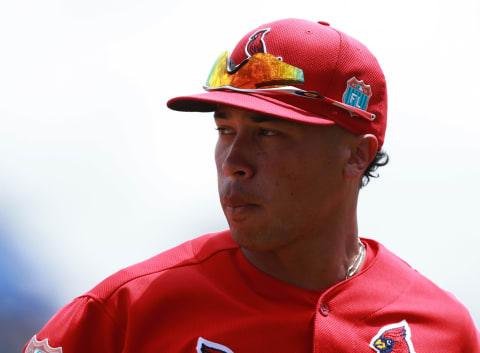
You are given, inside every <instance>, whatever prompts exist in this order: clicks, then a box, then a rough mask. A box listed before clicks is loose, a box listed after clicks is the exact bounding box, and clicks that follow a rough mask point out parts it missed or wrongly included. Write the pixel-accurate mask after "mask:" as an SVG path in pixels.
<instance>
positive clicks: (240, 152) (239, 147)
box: [221, 135, 255, 178]
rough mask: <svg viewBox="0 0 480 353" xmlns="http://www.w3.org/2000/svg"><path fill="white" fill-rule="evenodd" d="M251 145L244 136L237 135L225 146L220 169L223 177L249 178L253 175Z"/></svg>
mask: <svg viewBox="0 0 480 353" xmlns="http://www.w3.org/2000/svg"><path fill="white" fill-rule="evenodd" d="M252 145H253V143H252V142H251V141H249V139H248V138H247V137H246V136H242V135H237V136H235V138H234V139H233V141H232V142H231V143H230V144H229V145H228V146H225V147H226V149H225V151H224V157H223V160H222V162H221V169H222V172H223V173H224V175H225V176H229V177H235V178H250V177H252V176H253V175H254V172H255V167H254V158H253V157H254V154H253V153H254V151H253V146H252Z"/></svg>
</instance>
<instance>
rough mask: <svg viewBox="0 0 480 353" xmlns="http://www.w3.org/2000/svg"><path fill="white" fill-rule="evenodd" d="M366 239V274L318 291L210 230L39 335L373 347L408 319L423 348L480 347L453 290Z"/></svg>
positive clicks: (155, 343)
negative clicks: (267, 267)
mask: <svg viewBox="0 0 480 353" xmlns="http://www.w3.org/2000/svg"><path fill="white" fill-rule="evenodd" d="M362 241H363V242H364V243H365V244H366V245H367V263H366V264H365V266H364V267H363V269H362V271H361V272H360V273H358V274H357V275H355V276H354V277H352V278H350V279H349V280H346V281H343V282H340V283H338V284H337V285H335V286H333V287H332V288H330V289H328V290H326V291H311V290H303V289H300V288H296V287H293V286H290V285H288V284H286V283H284V282H281V281H279V280H276V279H274V278H272V277H269V276H268V275H266V274H264V273H262V272H260V271H259V270H257V269H256V268H254V267H253V266H252V265H250V264H249V263H248V262H247V261H246V260H245V258H244V257H243V255H242V253H241V251H240V249H239V248H238V246H237V245H236V244H235V243H234V242H233V241H232V239H231V237H230V233H229V232H228V231H225V232H220V233H215V234H208V235H205V236H202V237H199V238H196V239H194V240H191V241H189V242H186V243H184V244H182V245H180V246H178V247H176V248H174V249H172V250H169V251H167V252H164V253H162V254H160V255H158V256H156V257H154V258H152V259H150V260H147V261H145V262H142V263H140V264H137V265H134V266H131V267H129V268H126V269H124V270H122V271H120V272H118V273H116V274H114V275H113V276H111V277H109V278H107V279H106V280H105V281H103V282H102V283H100V284H99V285H98V286H97V287H95V288H94V289H93V290H91V291H90V292H88V293H86V294H85V295H83V296H81V297H79V298H77V299H75V300H74V301H73V302H72V303H70V304H68V305H67V306H65V307H64V308H63V309H61V310H60V311H59V312H58V313H57V314H56V315H55V316H54V317H53V318H52V319H51V320H50V321H49V322H48V323H47V324H46V326H45V327H44V328H43V329H42V330H41V331H40V332H39V333H38V334H37V335H36V339H37V340H38V341H40V340H44V339H48V344H49V345H50V347H53V348H54V347H62V349H63V353H73V352H75V353H76V352H78V353H80V352H82V353H83V352H102V353H114V352H115V353H120V352H123V353H141V352H168V353H180V352H182V353H183V352H184V353H187V352H188V353H192V352H193V353H195V352H198V351H197V350H196V347H197V341H198V339H199V337H202V338H204V339H206V340H208V341H210V342H215V343H217V344H218V345H221V346H225V347H228V348H229V349H230V350H231V351H232V352H234V353H242V352H243V353H255V352H262V353H263V352H275V353H292V352H294V353H303V352H315V353H320V352H321V353H326V352H369V353H372V352H374V350H373V348H370V346H369V345H370V342H371V340H372V339H373V338H374V337H375V336H376V335H377V334H378V333H379V330H381V328H382V327H384V326H386V325H389V324H392V323H398V322H401V321H402V320H406V322H407V323H408V325H409V329H410V332H411V341H412V344H413V346H414V349H415V351H416V352H417V353H421V352H435V353H442V352H445V353H447V352H448V353H452V352H469V353H471V352H480V342H479V333H478V331H477V329H476V328H475V326H474V324H473V322H472V320H471V318H470V315H469V313H468V311H467V310H466V309H465V308H464V307H463V306H462V305H461V304H460V303H459V302H458V301H457V300H456V299H455V298H453V296H452V295H450V294H448V293H447V292H445V291H443V290H441V289H439V288H438V287H436V286H435V285H434V284H433V283H431V282H430V281H429V280H427V279H426V278H424V277H423V276H422V275H420V274H419V273H417V272H416V271H414V270H413V269H412V268H411V267H410V266H409V265H408V264H406V263H405V262H403V261H402V260H400V259H399V258H397V257H396V256H395V255H393V254H392V253H390V252H389V251H388V250H386V249H385V248H384V247H383V246H382V245H380V244H378V243H376V242H375V241H372V240H368V239H362ZM386 336H387V334H385V337H386ZM219 347H220V346H219ZM205 351H206V352H207V351H213V352H219V351H218V350H213V349H210V350H208V349H206V350H205ZM393 352H394V353H395V352H396V351H395V350H394V351H393Z"/></svg>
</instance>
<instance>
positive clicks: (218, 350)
mask: <svg viewBox="0 0 480 353" xmlns="http://www.w3.org/2000/svg"><path fill="white" fill-rule="evenodd" d="M197 353H233V351H232V350H231V349H230V348H228V347H225V346H224V345H221V344H218V343H215V342H210V341H208V340H206V339H205V338H202V337H199V338H198V341H197Z"/></svg>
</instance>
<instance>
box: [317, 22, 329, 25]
mask: <svg viewBox="0 0 480 353" xmlns="http://www.w3.org/2000/svg"><path fill="white" fill-rule="evenodd" d="M317 23H318V24H320V25H324V26H330V23H328V22H326V21H318V22H317Z"/></svg>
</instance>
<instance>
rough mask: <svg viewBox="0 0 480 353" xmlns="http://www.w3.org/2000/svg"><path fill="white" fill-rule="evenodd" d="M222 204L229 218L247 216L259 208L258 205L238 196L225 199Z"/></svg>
mask: <svg viewBox="0 0 480 353" xmlns="http://www.w3.org/2000/svg"><path fill="white" fill-rule="evenodd" d="M222 204H223V209H224V211H225V215H226V216H227V217H229V218H238V217H243V216H246V215H247V214H248V213H249V212H251V211H253V210H254V209H256V208H257V207H259V205H258V204H257V203H255V202H253V201H250V200H247V199H244V198H242V197H238V196H236V197H229V198H224V199H223V200H222Z"/></svg>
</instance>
